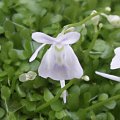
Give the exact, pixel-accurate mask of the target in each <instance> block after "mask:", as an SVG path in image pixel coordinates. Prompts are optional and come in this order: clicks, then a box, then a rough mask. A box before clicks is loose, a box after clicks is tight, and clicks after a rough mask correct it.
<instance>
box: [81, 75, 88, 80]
mask: <svg viewBox="0 0 120 120" xmlns="http://www.w3.org/2000/svg"><path fill="white" fill-rule="evenodd" d="M82 79H83V80H85V81H90V78H89V76H87V75H84V76H83V77H82Z"/></svg>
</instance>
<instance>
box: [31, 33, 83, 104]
mask: <svg viewBox="0 0 120 120" xmlns="http://www.w3.org/2000/svg"><path fill="white" fill-rule="evenodd" d="M79 38H80V33H78V32H68V33H66V34H64V33H60V34H59V35H58V36H57V37H56V38H53V37H50V36H48V35H46V34H44V33H41V32H35V33H33V34H32V39H33V40H35V41H36V42H38V43H44V44H43V45H41V46H40V47H39V48H38V49H37V50H36V51H35V52H34V53H33V55H32V57H31V58H30V60H29V61H30V62H32V61H33V60H34V59H35V58H36V57H37V54H38V52H39V51H40V50H41V49H42V48H43V47H44V46H45V44H50V45H51V47H50V48H49V49H48V50H47V52H46V53H45V55H44V56H43V58H42V60H41V64H40V66H39V68H38V73H39V76H41V77H43V78H48V77H50V78H51V79H53V80H57V81H60V83H61V87H64V86H65V80H70V79H73V78H81V76H82V75H83V69H82V67H81V65H80V63H79V61H78V58H77V56H76V55H75V53H74V51H73V49H72V48H71V47H70V45H69V44H74V43H75V42H77V41H78V40H79ZM63 94H64V95H63V96H64V97H63V99H64V103H66V93H65V92H63Z"/></svg>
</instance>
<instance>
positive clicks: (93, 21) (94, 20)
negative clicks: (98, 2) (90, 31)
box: [91, 10, 100, 25]
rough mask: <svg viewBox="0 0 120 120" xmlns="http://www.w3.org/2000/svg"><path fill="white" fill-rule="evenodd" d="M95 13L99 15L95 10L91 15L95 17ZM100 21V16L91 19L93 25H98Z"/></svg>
mask: <svg viewBox="0 0 120 120" xmlns="http://www.w3.org/2000/svg"><path fill="white" fill-rule="evenodd" d="M95 13H97V11H96V10H93V11H92V13H91V15H94V14H95ZM99 20H100V16H99V15H97V16H95V17H93V18H91V21H92V23H93V25H98V23H99Z"/></svg>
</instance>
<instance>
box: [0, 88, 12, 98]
mask: <svg viewBox="0 0 120 120" xmlns="http://www.w3.org/2000/svg"><path fill="white" fill-rule="evenodd" d="M10 95H11V91H10V89H9V87H7V86H2V87H1V98H2V99H3V100H8V99H9V98H10Z"/></svg>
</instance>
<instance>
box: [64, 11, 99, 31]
mask: <svg viewBox="0 0 120 120" xmlns="http://www.w3.org/2000/svg"><path fill="white" fill-rule="evenodd" d="M100 14H101V12H97V13H95V14H93V15H90V16H88V17H86V18H85V19H83V20H82V21H80V22H78V23H73V24H68V25H66V26H64V29H65V30H66V29H68V28H69V27H77V26H80V25H82V24H84V23H86V22H87V21H88V20H90V19H91V18H93V17H95V16H97V15H100Z"/></svg>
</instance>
